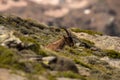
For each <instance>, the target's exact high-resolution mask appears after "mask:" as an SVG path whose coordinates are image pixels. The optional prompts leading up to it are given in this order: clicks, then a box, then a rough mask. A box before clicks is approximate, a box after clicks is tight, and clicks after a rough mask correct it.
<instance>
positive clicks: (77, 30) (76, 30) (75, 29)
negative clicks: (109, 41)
mask: <svg viewBox="0 0 120 80" xmlns="http://www.w3.org/2000/svg"><path fill="white" fill-rule="evenodd" d="M71 30H72V31H73V32H76V33H80V32H84V33H88V34H90V35H103V34H102V33H99V32H95V31H91V30H81V29H79V28H72V29H71Z"/></svg>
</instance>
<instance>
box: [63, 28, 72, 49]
mask: <svg viewBox="0 0 120 80" xmlns="http://www.w3.org/2000/svg"><path fill="white" fill-rule="evenodd" d="M63 29H64V30H65V32H66V33H67V35H66V36H65V35H63V37H64V39H65V44H66V45H69V46H70V47H72V46H74V41H73V38H72V35H71V33H70V32H69V31H68V30H67V29H66V28H63Z"/></svg>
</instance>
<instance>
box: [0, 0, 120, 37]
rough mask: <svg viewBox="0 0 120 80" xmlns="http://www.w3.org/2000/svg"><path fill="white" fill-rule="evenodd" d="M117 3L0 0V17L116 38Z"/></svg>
mask: <svg viewBox="0 0 120 80" xmlns="http://www.w3.org/2000/svg"><path fill="white" fill-rule="evenodd" d="M119 4H120V1H118V0H0V14H12V15H13V14H14V15H17V16H21V17H24V18H29V17H31V18H33V19H35V20H38V21H39V22H42V23H45V24H47V25H49V26H60V25H61V26H63V25H67V27H79V28H82V29H89V30H94V31H99V32H102V33H105V34H108V35H112V36H120V28H119V25H120V24H119V23H120V22H119V21H120V17H119V16H120V12H119V11H120V10H119Z"/></svg>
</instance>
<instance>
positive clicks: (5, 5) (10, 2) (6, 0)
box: [0, 0, 27, 11]
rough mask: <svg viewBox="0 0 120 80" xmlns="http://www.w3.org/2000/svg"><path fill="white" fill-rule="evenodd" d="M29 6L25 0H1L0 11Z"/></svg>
mask: <svg viewBox="0 0 120 80" xmlns="http://www.w3.org/2000/svg"><path fill="white" fill-rule="evenodd" d="M24 6H27V2H26V1H24V0H18V1H14V0H0V11H5V10H8V9H10V8H12V7H24Z"/></svg>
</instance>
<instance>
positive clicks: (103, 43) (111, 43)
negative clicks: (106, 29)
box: [72, 32, 120, 52]
mask: <svg viewBox="0 0 120 80" xmlns="http://www.w3.org/2000/svg"><path fill="white" fill-rule="evenodd" d="M72 33H73V34H74V35H75V36H76V37H77V38H79V39H81V38H82V39H86V40H89V41H91V42H93V43H94V44H95V46H96V47H98V48H100V49H103V50H105V49H108V50H115V51H118V52H120V38H119V37H113V36H107V35H103V36H101V35H97V34H96V35H90V34H87V33H75V32H72Z"/></svg>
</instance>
